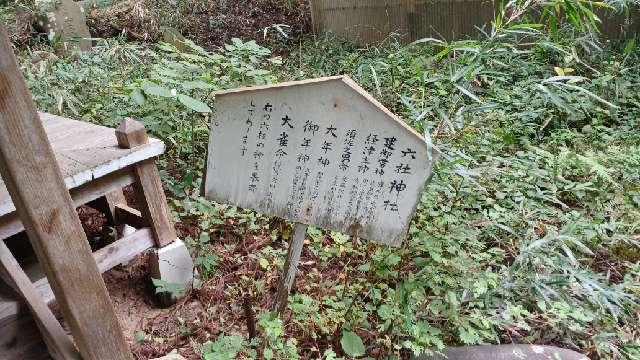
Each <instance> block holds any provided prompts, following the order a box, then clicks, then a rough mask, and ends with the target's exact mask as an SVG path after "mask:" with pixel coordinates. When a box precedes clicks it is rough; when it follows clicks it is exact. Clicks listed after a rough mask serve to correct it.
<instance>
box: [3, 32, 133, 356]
mask: <svg viewBox="0 0 640 360" xmlns="http://www.w3.org/2000/svg"><path fill="white" fill-rule="evenodd" d="M0 89H2V90H1V91H0V129H2V131H0V176H2V179H3V180H4V182H5V185H6V187H7V191H8V193H9V195H10V196H11V199H12V200H13V203H14V205H15V207H16V212H17V213H18V215H19V216H20V219H21V220H22V223H23V224H24V227H25V229H26V231H27V234H28V235H29V240H30V241H31V244H32V245H33V249H34V251H35V253H36V255H37V257H38V261H39V262H40V264H41V265H42V267H43V269H44V271H45V274H46V275H47V278H48V279H49V281H50V283H51V287H52V289H53V292H54V293H55V295H56V299H57V300H58V305H59V308H60V309H61V311H62V313H63V314H64V317H65V320H66V321H67V324H68V325H69V328H70V330H71V333H72V334H73V338H74V342H75V344H76V345H77V347H78V350H79V351H80V353H81V354H82V357H83V358H84V359H85V360H105V359H109V360H132V359H133V356H132V354H131V351H130V349H129V345H128V344H127V342H126V340H125V337H124V335H123V334H122V330H121V328H120V324H119V322H118V318H117V316H116V313H115V311H114V309H113V306H112V305H111V301H110V299H109V293H108V292H107V288H106V286H105V284H104V281H103V279H102V276H101V274H100V272H99V271H98V266H97V265H96V263H95V260H94V259H93V256H92V254H91V248H90V247H89V242H88V241H87V237H86V235H85V233H84V231H83V229H82V224H81V223H80V219H78V214H77V213H76V209H75V207H74V206H73V202H72V200H71V196H70V195H69V191H68V189H67V186H66V184H65V181H64V178H63V175H62V172H61V171H60V167H59V165H58V163H57V161H56V157H55V154H54V153H53V150H52V148H51V143H50V142H49V140H48V137H47V134H46V132H45V130H44V127H43V124H42V121H41V119H40V117H39V116H38V113H37V110H36V108H35V105H34V103H33V100H32V98H31V95H30V94H29V89H28V88H27V84H26V82H25V80H24V77H23V76H22V74H21V73H20V68H19V66H18V64H17V61H16V59H15V56H14V54H13V47H12V45H11V41H10V40H9V37H8V35H7V33H6V30H5V28H4V26H3V25H2V24H0ZM22 292H23V293H24V289H23V291H22ZM28 297H29V296H27V298H28Z"/></svg>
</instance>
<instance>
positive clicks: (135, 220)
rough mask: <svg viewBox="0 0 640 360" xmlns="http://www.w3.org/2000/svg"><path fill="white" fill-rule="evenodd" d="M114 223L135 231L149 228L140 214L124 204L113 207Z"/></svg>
mask: <svg viewBox="0 0 640 360" xmlns="http://www.w3.org/2000/svg"><path fill="white" fill-rule="evenodd" d="M114 213H115V221H116V223H118V224H123V225H129V226H133V227H134V228H136V229H140V228H143V227H147V226H149V223H148V222H147V220H145V218H144V217H143V216H142V213H141V212H140V211H138V210H136V209H134V208H132V207H130V206H127V205H126V204H118V205H116V206H115V211H114Z"/></svg>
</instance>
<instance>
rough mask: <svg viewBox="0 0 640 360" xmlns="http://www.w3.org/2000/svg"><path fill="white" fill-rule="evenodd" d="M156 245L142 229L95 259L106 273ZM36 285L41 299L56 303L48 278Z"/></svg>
mask: <svg viewBox="0 0 640 360" xmlns="http://www.w3.org/2000/svg"><path fill="white" fill-rule="evenodd" d="M154 245H155V242H154V240H153V236H152V235H151V231H150V230H149V229H140V230H138V231H136V232H134V233H133V234H131V235H128V236H125V237H123V238H122V239H120V240H118V241H116V242H114V243H112V244H109V245H107V246H105V247H103V248H102V249H100V250H98V251H96V252H94V253H93V258H94V259H95V260H96V264H97V265H98V269H99V270H100V272H101V273H104V272H107V271H109V270H111V269H113V268H114V267H116V266H118V265H120V264H123V263H126V262H129V261H131V260H133V259H134V258H135V257H136V256H138V255H140V254H142V253H143V252H145V251H146V250H149V249H151V248H152V247H153V246H154ZM34 285H35V287H36V289H38V293H39V294H40V297H41V298H42V299H44V301H45V302H46V303H47V304H51V303H53V302H54V301H55V296H54V294H53V291H51V286H50V285H49V281H48V280H47V278H46V277H45V278H42V279H39V280H36V281H35V282H34Z"/></svg>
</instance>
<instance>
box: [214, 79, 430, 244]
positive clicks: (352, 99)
mask: <svg viewBox="0 0 640 360" xmlns="http://www.w3.org/2000/svg"><path fill="white" fill-rule="evenodd" d="M436 155H437V154H436V150H435V149H434V148H433V147H432V146H429V145H428V144H427V143H426V142H425V140H424V137H423V136H422V135H421V134H418V133H417V132H416V131H415V130H413V129H412V128H411V127H409V126H408V125H407V124H406V123H405V122H404V121H402V119H400V118H398V117H397V116H395V115H394V114H393V113H391V112H390V111H389V110H388V109H386V108H385V107H384V106H383V105H382V104H380V103H379V102H378V101H376V100H375V99H374V98H373V97H371V95H369V94H368V93H367V92H366V91H365V90H364V89H362V88H361V87H360V86H358V85H357V84H356V83H355V82H353V81H352V80H351V79H350V78H348V77H347V76H338V77H329V78H320V79H311V80H304V81H295V82H287V83H282V84H274V85H268V86H257V87H251V88H243V89H234V90H230V91H223V92H219V93H216V112H215V114H214V116H213V117H212V124H211V132H210V137H209V150H208V160H207V175H206V182H205V194H204V195H205V196H206V197H207V198H208V199H210V200H214V201H217V202H220V203H231V204H234V205H238V206H240V207H243V208H248V209H252V210H256V211H258V212H261V213H264V214H269V215H274V216H278V217H281V218H284V219H287V220H290V221H293V222H297V223H302V224H312V225H314V226H317V227H321V228H325V229H331V230H335V231H339V232H341V233H345V234H349V235H352V236H354V237H360V238H363V239H367V240H372V241H377V242H380V243H383V244H388V245H393V246H399V245H400V244H401V243H402V242H403V241H404V239H405V238H406V235H407V230H408V228H409V224H410V222H411V219H412V216H413V213H414V210H415V207H416V206H417V203H418V200H419V198H420V195H421V193H422V189H423V186H424V184H425V181H426V180H427V178H428V177H429V176H430V174H431V170H432V166H433V164H434V159H435V158H436V157H437V156H436Z"/></svg>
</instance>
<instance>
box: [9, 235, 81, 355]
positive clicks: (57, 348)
mask: <svg viewBox="0 0 640 360" xmlns="http://www.w3.org/2000/svg"><path fill="white" fill-rule="evenodd" d="M0 277H2V278H3V279H4V280H5V282H6V283H8V284H10V285H12V286H13V288H14V290H15V291H16V292H18V293H19V294H21V295H22V297H23V298H24V300H25V301H26V303H27V305H28V306H29V309H30V310H31V313H32V314H33V315H34V319H35V321H36V324H37V325H38V328H39V329H40V333H41V334H42V337H43V339H44V341H45V343H46V344H47V348H48V349H49V353H50V354H51V356H52V357H53V358H54V359H56V360H72V359H77V360H80V354H79V353H78V350H76V348H75V346H74V345H73V342H72V341H71V339H70V338H69V336H67V333H66V332H65V331H64V329H63V328H62V326H61V325H60V323H59V322H58V320H57V319H56V317H55V316H54V315H53V313H52V312H51V309H49V307H48V306H47V304H46V303H45V302H44V300H43V299H42V298H41V297H40V295H39V294H38V292H37V291H36V288H35V286H34V285H33V283H31V280H30V279H29V277H28V276H27V274H26V273H25V272H24V270H22V268H21V267H20V264H18V261H17V260H16V259H15V258H14V257H13V255H12V254H11V251H10V250H9V248H8V247H7V245H5V243H4V241H0Z"/></svg>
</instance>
